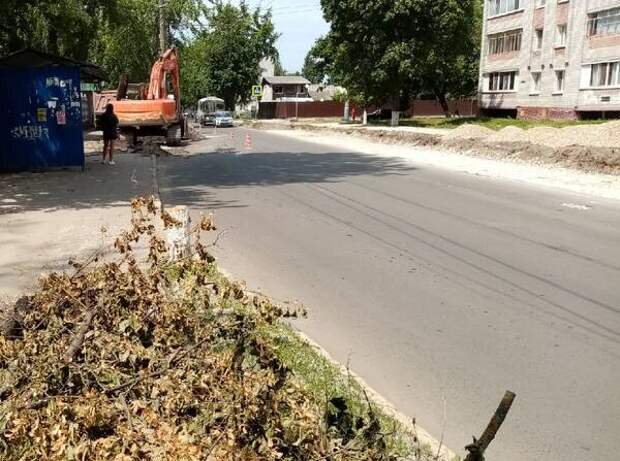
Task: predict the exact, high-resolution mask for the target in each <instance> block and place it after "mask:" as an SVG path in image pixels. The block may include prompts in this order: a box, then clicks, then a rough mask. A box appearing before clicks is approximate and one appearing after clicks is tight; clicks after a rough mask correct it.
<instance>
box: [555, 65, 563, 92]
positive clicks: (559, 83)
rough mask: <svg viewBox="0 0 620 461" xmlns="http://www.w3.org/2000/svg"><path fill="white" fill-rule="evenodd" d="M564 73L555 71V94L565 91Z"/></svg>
mask: <svg viewBox="0 0 620 461" xmlns="http://www.w3.org/2000/svg"><path fill="white" fill-rule="evenodd" d="M564 75H565V74H564V71H563V70H556V71H555V92H556V93H562V92H563V91H564Z"/></svg>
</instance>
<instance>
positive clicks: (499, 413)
mask: <svg viewBox="0 0 620 461" xmlns="http://www.w3.org/2000/svg"><path fill="white" fill-rule="evenodd" d="M515 397H516V394H515V393H514V392H511V391H506V393H505V394H504V398H503V399H502V401H501V402H500V404H499V406H498V407H497V410H495V413H494V414H493V417H492V418H491V421H490V422H489V424H488V425H487V427H486V429H485V430H484V432H483V433H482V435H481V436H480V439H476V438H475V437H474V443H472V444H471V445H468V446H467V447H465V449H466V450H467V451H468V452H469V454H468V455H467V457H466V458H465V461H484V452H485V451H486V450H487V448H489V445H490V444H491V442H492V441H493V439H494V438H495V436H496V435H497V432H498V431H499V428H500V427H501V426H502V424H503V423H504V420H505V419H506V415H508V412H509V411H510V407H511V406H512V403H513V402H514V399H515Z"/></svg>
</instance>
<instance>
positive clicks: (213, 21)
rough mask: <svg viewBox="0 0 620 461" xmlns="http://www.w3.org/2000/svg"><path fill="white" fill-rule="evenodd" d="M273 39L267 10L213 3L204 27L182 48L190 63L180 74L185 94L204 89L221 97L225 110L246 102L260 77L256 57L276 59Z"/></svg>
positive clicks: (200, 92) (275, 38)
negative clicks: (206, 24) (206, 25)
mask: <svg viewBox="0 0 620 461" xmlns="http://www.w3.org/2000/svg"><path fill="white" fill-rule="evenodd" d="M277 38H278V34H277V33H276V32H275V27H274V24H273V21H272V17H271V13H270V12H269V11H265V12H263V11H261V10H260V9H256V10H254V11H252V10H250V8H249V7H248V6H247V4H246V3H245V2H241V4H240V5H239V6H238V7H237V6H234V5H231V4H228V3H226V4H222V3H217V4H216V5H215V6H214V8H212V10H211V11H210V13H209V15H208V28H207V30H206V31H204V32H203V33H202V34H200V35H199V36H198V37H197V38H196V40H195V41H194V42H192V43H191V44H190V45H189V46H188V47H187V49H186V50H185V52H186V53H187V54H188V59H189V60H191V61H192V62H193V63H194V64H189V63H188V64H185V65H186V66H187V67H186V68H185V71H184V72H183V73H182V80H183V86H184V87H185V88H186V93H185V94H187V95H191V97H192V98H196V97H198V96H199V95H200V94H202V95H206V94H207V91H208V93H210V94H212V95H215V96H218V97H220V98H222V99H224V101H225V102H226V107H228V108H229V109H234V107H235V104H236V103H238V102H241V103H246V102H248V101H249V100H250V97H251V89H252V85H256V83H257V82H258V79H259V77H260V66H259V63H260V60H261V59H262V58H263V57H271V58H274V59H277V56H278V54H277V51H276V48H275V42H276V40H277ZM184 62H185V61H184ZM276 62H277V61H276Z"/></svg>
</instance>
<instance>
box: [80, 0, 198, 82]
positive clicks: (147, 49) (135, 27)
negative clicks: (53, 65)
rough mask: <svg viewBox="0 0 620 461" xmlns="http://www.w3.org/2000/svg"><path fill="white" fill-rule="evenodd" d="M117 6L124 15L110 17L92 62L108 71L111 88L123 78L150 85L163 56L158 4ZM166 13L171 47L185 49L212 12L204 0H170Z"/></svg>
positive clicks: (124, 0) (137, 1)
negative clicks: (154, 70)
mask: <svg viewBox="0 0 620 461" xmlns="http://www.w3.org/2000/svg"><path fill="white" fill-rule="evenodd" d="M117 2H118V10H119V11H122V14H117V15H114V16H110V17H108V18H107V20H106V21H105V22H104V23H103V24H102V27H101V30H100V33H99V34H98V37H97V40H96V41H95V42H94V43H93V45H92V47H91V53H90V56H91V59H92V60H93V61H94V62H96V63H97V64H99V65H101V66H103V67H104V69H106V71H107V72H108V75H109V76H110V84H111V86H115V85H116V84H117V83H118V79H119V77H120V76H121V75H122V74H126V75H127V76H128V78H129V81H132V82H142V81H148V78H149V75H150V71H151V67H152V65H153V62H154V61H155V60H156V58H157V57H158V56H159V52H160V50H159V11H158V8H157V5H158V0H117ZM165 12H166V23H167V25H168V36H169V37H168V38H169V42H170V45H171V46H172V45H175V46H179V47H184V44H185V43H186V41H188V40H191V37H192V35H193V34H195V33H196V32H197V31H199V30H200V28H201V20H202V18H204V17H205V15H206V14H207V12H208V10H207V9H206V7H205V6H204V4H203V3H202V1H201V0H168V1H167V3H166V10H165ZM188 37H190V38H188ZM183 62H187V60H184V61H183ZM182 71H183V69H182Z"/></svg>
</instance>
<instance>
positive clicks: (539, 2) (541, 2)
mask: <svg viewBox="0 0 620 461" xmlns="http://www.w3.org/2000/svg"><path fill="white" fill-rule="evenodd" d="M546 4H547V0H536V7H537V8H540V7H541V6H545V5H546Z"/></svg>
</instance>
